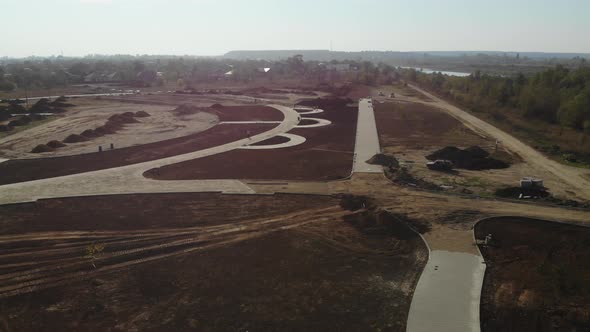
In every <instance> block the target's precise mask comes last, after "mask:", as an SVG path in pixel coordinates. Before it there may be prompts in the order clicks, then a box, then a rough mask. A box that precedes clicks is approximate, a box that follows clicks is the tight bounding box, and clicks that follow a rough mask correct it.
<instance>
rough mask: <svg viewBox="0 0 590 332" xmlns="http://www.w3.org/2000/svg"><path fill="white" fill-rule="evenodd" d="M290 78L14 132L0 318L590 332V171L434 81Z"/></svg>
mask: <svg viewBox="0 0 590 332" xmlns="http://www.w3.org/2000/svg"><path fill="white" fill-rule="evenodd" d="M276 85H277V86H274V85H273V86H272V88H271V87H270V86H266V87H264V86H257V87H252V86H248V85H243V86H240V85H237V84H232V86H231V87H226V88H219V87H218V86H217V87H216V90H211V89H206V88H203V89H199V88H195V89H194V90H191V91H168V92H166V91H162V92H160V93H155V92H150V93H143V92H139V93H129V94H119V95H115V94H113V95H108V94H105V95H100V96H92V95H88V96H75V97H74V96H70V97H68V96H67V95H66V96H64V97H59V98H37V99H31V101H30V102H31V104H33V105H38V106H33V107H38V108H39V109H42V110H44V112H42V114H44V115H43V116H37V117H34V116H33V115H32V112H31V114H29V115H22V114H15V116H13V117H11V118H9V119H6V120H4V121H2V122H0V126H4V127H1V128H6V132H4V131H3V132H2V133H0V134H1V135H0V248H1V250H0V280H2V282H1V283H0V330H7V331H37V330H124V331H128V330H160V331H161V330H200V331H203V330H204V331H210V330H232V331H235V330H240V331H242V330H244V331H246V330H256V331H257V330H289V331H290V330H351V331H360V330H379V331H479V330H482V331H555V330H561V331H563V330H567V331H585V330H584V329H585V328H587V327H588V326H590V314H589V313H590V287H589V286H588V285H590V266H589V265H588V262H590V256H588V255H589V254H590V243H589V242H588V234H587V233H588V228H587V226H588V225H589V223H590V203H589V201H590V171H589V170H588V169H584V168H575V167H572V166H568V165H565V164H561V163H558V162H556V161H554V160H552V159H550V158H548V157H546V156H545V155H543V154H542V153H540V152H538V151H537V150H535V149H533V148H532V147H530V146H529V145H527V144H526V143H524V142H522V141H520V140H519V139H517V138H515V137H513V136H512V135H511V134H510V133H508V132H505V131H502V130H500V129H498V128H497V127H494V126H493V125H491V124H489V123H488V122H485V121H484V120H481V119H479V118H477V117H475V116H473V115H472V114H470V113H468V112H466V111H464V110H462V109H461V108H459V107H458V106H456V105H454V104H451V103H449V102H447V101H445V100H443V99H441V98H440V97H438V96H435V95H433V94H431V93H429V92H427V91H425V90H423V89H421V88H419V87H417V86H413V85H412V84H407V83H406V84H393V85H392V84H388V85H381V86H365V85H355V86H354V87H352V88H349V89H348V90H347V92H346V93H345V94H344V95H343V94H342V93H333V91H327V90H326V89H319V88H317V89H316V88H314V87H313V86H305V87H301V86H298V87H296V86H288V85H284V86H283V85H279V84H276ZM37 113H40V112H37ZM23 114H24V113H23ZM14 121H17V122H14Z"/></svg>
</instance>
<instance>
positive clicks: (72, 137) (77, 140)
mask: <svg viewBox="0 0 590 332" xmlns="http://www.w3.org/2000/svg"><path fill="white" fill-rule="evenodd" d="M86 141H88V138H86V137H84V136H80V135H76V134H71V135H70V136H68V137H66V139H64V142H65V143H80V142H86Z"/></svg>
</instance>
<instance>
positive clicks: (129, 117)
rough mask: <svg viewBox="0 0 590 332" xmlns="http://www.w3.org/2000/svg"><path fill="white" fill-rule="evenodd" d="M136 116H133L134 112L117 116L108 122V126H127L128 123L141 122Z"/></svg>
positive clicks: (113, 116)
mask: <svg viewBox="0 0 590 332" xmlns="http://www.w3.org/2000/svg"><path fill="white" fill-rule="evenodd" d="M134 116H135V114H133V113H132V112H126V113H123V114H115V115H112V116H111V117H110V118H109V121H108V122H107V124H108V123H112V124H121V125H122V124H127V123H138V122H139V121H137V120H136V119H135V117H134Z"/></svg>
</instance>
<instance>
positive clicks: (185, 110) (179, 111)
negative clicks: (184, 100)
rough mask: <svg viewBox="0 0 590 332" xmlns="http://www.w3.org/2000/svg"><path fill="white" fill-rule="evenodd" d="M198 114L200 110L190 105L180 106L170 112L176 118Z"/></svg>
mask: <svg viewBox="0 0 590 332" xmlns="http://www.w3.org/2000/svg"><path fill="white" fill-rule="evenodd" d="M199 112H201V109H200V108H199V107H196V106H193V105H190V104H184V105H180V106H178V107H177V108H175V109H174V110H172V113H173V114H174V115H176V116H183V115H192V114H196V113H199Z"/></svg>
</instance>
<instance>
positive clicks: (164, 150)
mask: <svg viewBox="0 0 590 332" xmlns="http://www.w3.org/2000/svg"><path fill="white" fill-rule="evenodd" d="M275 126H276V124H246V125H244V124H241V125H232V124H224V125H218V126H215V127H212V128H210V129H208V130H206V131H203V132H200V133H197V134H193V135H188V136H185V137H179V138H173V139H169V140H164V141H160V142H155V143H149V144H144V145H138V146H131V147H126V148H121V149H115V150H109V151H103V152H96V153H88V154H81V155H74V156H65V157H54V158H42V159H20V160H18V159H16V160H14V159H13V160H9V161H6V162H3V163H1V164H0V184H8V183H16V182H24V181H31V180H38V179H45V178H51V177H56V176H63V175H69V174H76V173H83V172H90V171H96V170H100V169H107V168H112V167H120V166H125V165H131V164H136V163H141V162H145V161H150V160H157V159H161V158H166V157H171V156H175V155H179V154H183V153H189V152H193V151H198V150H202V149H206V148H210V147H214V146H217V145H221V144H226V143H230V142H233V141H236V140H239V139H243V138H246V137H247V135H248V134H250V135H256V134H259V133H262V132H265V131H268V130H270V129H272V128H273V127H275Z"/></svg>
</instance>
